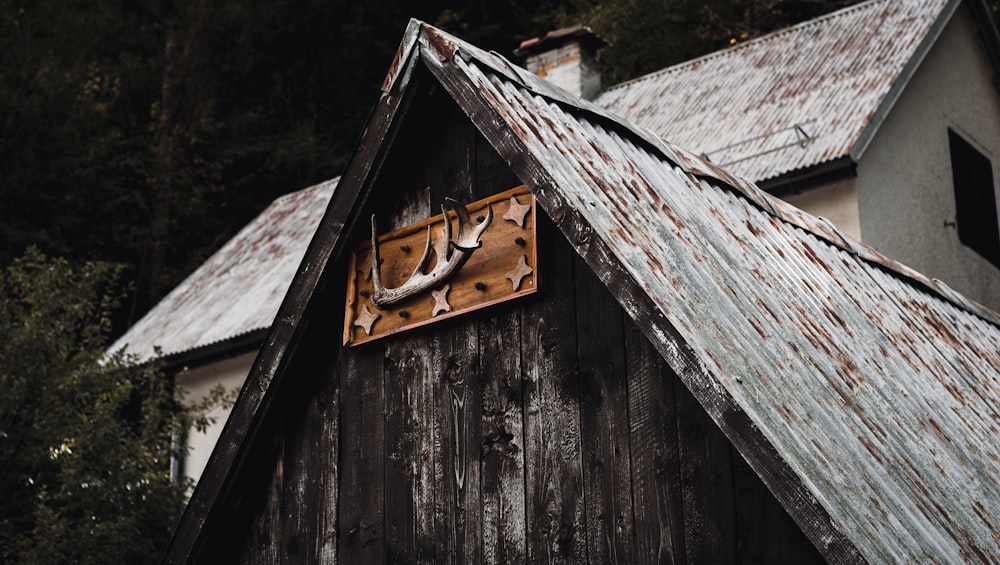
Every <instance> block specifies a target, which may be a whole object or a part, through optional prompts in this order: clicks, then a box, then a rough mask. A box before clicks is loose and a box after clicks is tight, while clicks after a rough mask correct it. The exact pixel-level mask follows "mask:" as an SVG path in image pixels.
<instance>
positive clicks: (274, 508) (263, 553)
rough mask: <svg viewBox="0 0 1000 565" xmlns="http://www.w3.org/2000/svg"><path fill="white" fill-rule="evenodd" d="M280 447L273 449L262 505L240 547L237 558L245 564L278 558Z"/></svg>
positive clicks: (281, 460)
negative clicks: (239, 553)
mask: <svg viewBox="0 0 1000 565" xmlns="http://www.w3.org/2000/svg"><path fill="white" fill-rule="evenodd" d="M283 452H284V450H283V449H278V450H277V451H276V452H275V455H276V457H275V458H274V460H273V462H272V471H271V478H270V480H269V481H268V482H267V483H266V484H267V486H266V490H265V491H264V492H263V493H258V494H263V495H264V496H263V498H264V501H263V502H264V504H263V506H264V507H263V508H262V509H261V510H260V511H259V512H257V513H256V515H255V516H254V518H253V520H252V522H251V523H250V530H249V532H247V534H248V535H247V537H246V539H245V540H244V543H243V545H242V547H241V548H240V549H242V557H241V558H240V561H241V562H243V563H247V564H248V565H265V564H268V563H279V562H280V561H281V543H280V541H279V540H280V538H279V534H280V532H281V525H282V521H281V484H282V482H283V478H284V477H283V475H284V457H283Z"/></svg>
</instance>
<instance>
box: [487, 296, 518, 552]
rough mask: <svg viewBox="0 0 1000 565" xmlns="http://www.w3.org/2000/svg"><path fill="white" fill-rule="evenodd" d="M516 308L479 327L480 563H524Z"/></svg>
mask: <svg viewBox="0 0 1000 565" xmlns="http://www.w3.org/2000/svg"><path fill="white" fill-rule="evenodd" d="M518 314H519V313H518V311H517V310H511V309H503V310H499V311H495V312H494V313H493V314H492V315H491V316H489V317H487V318H485V319H484V320H483V321H482V322H481V323H480V326H479V353H480V369H479V378H480V379H481V380H482V395H483V400H482V437H481V446H482V447H481V449H482V530H483V532H482V533H483V562H484V563H522V562H524V561H525V559H526V554H525V551H526V531H525V526H526V521H525V492H524V485H525V470H524V419H523V412H522V408H523V404H522V403H523V398H524V394H523V383H522V380H521V324H520V316H519V315H518Z"/></svg>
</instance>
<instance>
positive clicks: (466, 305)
mask: <svg viewBox="0 0 1000 565" xmlns="http://www.w3.org/2000/svg"><path fill="white" fill-rule="evenodd" d="M487 206H492V207H493V221H492V223H491V224H490V226H489V228H487V229H486V231H485V232H483V235H482V237H481V238H480V241H482V246H481V247H480V248H479V249H476V251H475V252H473V253H472V256H471V257H470V258H469V260H468V261H467V262H466V263H465V265H463V266H462V268H461V270H459V271H458V272H457V273H456V274H455V275H454V276H453V277H452V278H451V280H449V281H445V282H444V283H442V284H441V285H440V286H438V287H436V288H434V289H432V290H430V291H427V292H425V293H422V294H420V295H418V296H414V297H412V298H411V299H409V300H408V301H406V302H405V303H402V304H399V305H396V306H393V307H391V308H388V309H386V310H379V309H378V308H376V307H375V305H374V304H372V301H371V295H372V291H373V284H372V276H371V267H372V253H371V242H370V241H368V242H365V243H363V244H361V245H358V247H357V248H355V249H354V252H353V253H352V254H351V261H350V267H349V272H348V275H347V276H348V279H347V304H346V308H345V313H344V345H351V346H354V345H359V344H362V343H365V342H368V341H372V340H375V339H379V338H382V337H386V336H388V335H392V334H395V333H398V332H401V331H404V330H409V329H413V328H417V327H420V326H424V325H427V324H430V323H433V322H436V321H438V320H445V319H448V318H451V317H454V316H458V315H460V314H465V313H468V312H471V311H474V310H478V309H480V308H485V307H487V306H491V305H493V304H497V303H500V302H505V301H507V300H511V299H514V298H517V297H519V296H525V295H528V294H532V293H534V292H536V291H537V289H538V278H537V265H536V259H537V254H536V246H535V198H534V196H532V195H531V193H530V192H528V189H527V188H526V187H524V186H520V187H517V188H514V189H511V190H508V191H506V192H502V193H500V194H496V195H494V196H490V197H488V198H484V199H482V200H480V201H478V202H474V203H472V204H469V205H467V208H468V210H469V214H470V216H471V217H472V218H473V221H474V222H476V223H478V222H479V221H480V218H485V216H486V214H487ZM449 218H450V221H451V222H452V231H453V233H457V231H458V220H457V218H456V217H455V213H454V212H450V213H449ZM519 221H520V222H521V223H523V225H519V223H518V222H519ZM428 227H430V230H431V241H432V243H433V242H434V241H437V237H438V234H439V233H440V232H441V231H442V230H443V229H444V216H443V215H442V214H438V215H437V216H434V217H433V218H430V219H428V220H424V221H423V222H420V223H417V224H414V225H412V226H408V227H406V228H403V229H401V230H399V231H396V232H392V233H389V234H384V235H380V236H379V238H378V241H379V251H380V253H381V256H382V284H383V286H385V287H386V288H395V287H398V286H400V285H402V284H403V283H404V282H405V281H406V279H407V278H409V276H410V274H411V273H412V272H413V270H414V268H416V266H417V262H418V261H419V260H420V256H421V255H422V254H423V250H424V246H425V244H426V242H427V229H428ZM436 260H437V259H436V258H432V259H431V261H430V264H429V265H428V266H427V271H430V270H432V269H433V268H434V264H435V261H436ZM529 270H530V272H529ZM515 280H516V281H517V282H518V284H517V285H515ZM446 287H447V288H446ZM435 295H437V296H436V297H435ZM446 308H450V310H447V309H446ZM373 319H374V322H372V321H371V320H373ZM369 324H370V328H369ZM369 329H370V333H369Z"/></svg>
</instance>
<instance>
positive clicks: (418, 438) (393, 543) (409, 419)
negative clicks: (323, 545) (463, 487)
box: [385, 335, 436, 563]
mask: <svg viewBox="0 0 1000 565" xmlns="http://www.w3.org/2000/svg"><path fill="white" fill-rule="evenodd" d="M434 388H435V387H434V382H433V370H432V363H431V357H430V342H429V339H428V338H427V336H426V335H419V336H411V337H407V338H402V339H398V340H393V341H392V342H390V343H387V344H386V355H385V390H386V403H385V441H386V462H385V506H386V512H385V535H386V559H387V560H388V561H390V562H407V563H413V562H423V561H433V560H434V557H435V552H434V550H435V547H434V532H433V528H434V520H433V508H434V490H433V488H434V451H435V450H434V445H433V442H434V436H435V431H434V426H435V424H436V417H435V414H434V409H435V395H434Z"/></svg>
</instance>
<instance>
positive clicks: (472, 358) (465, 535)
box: [432, 321, 482, 563]
mask: <svg viewBox="0 0 1000 565" xmlns="http://www.w3.org/2000/svg"><path fill="white" fill-rule="evenodd" d="M477 330H478V328H477V326H476V323H475V321H465V322H462V323H458V324H448V325H446V326H444V327H442V328H440V329H439V330H437V331H435V332H434V333H433V337H432V359H433V363H434V373H435V377H436V380H437V384H438V386H437V387H436V392H435V395H436V398H437V426H436V429H437V430H438V432H439V435H438V441H437V442H436V446H437V448H438V450H437V453H436V455H435V461H436V466H435V481H434V491H435V497H434V528H435V530H436V533H437V543H436V545H437V561H438V562H439V563H478V562H479V561H481V548H482V533H481V522H480V513H481V510H480V488H479V441H478V439H479V436H480V433H481V432H480V423H481V417H480V414H481V412H482V407H481V403H482V401H481V398H482V396H481V392H480V390H481V385H480V380H479V378H478V375H477V374H476V373H477V370H478V368H479V355H478V331H477Z"/></svg>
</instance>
